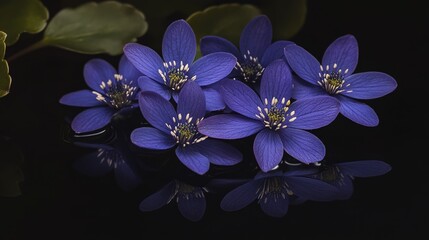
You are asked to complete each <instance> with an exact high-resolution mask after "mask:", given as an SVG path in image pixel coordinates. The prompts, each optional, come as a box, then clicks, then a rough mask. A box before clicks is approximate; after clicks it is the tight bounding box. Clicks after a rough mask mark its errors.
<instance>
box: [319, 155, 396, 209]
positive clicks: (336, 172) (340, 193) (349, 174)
mask: <svg viewBox="0 0 429 240" xmlns="http://www.w3.org/2000/svg"><path fill="white" fill-rule="evenodd" d="M322 167H323V170H322V171H320V172H319V173H317V174H315V175H312V177H313V178H316V179H320V180H322V181H324V182H326V183H329V184H331V185H333V186H335V187H336V188H337V191H336V193H335V194H332V195H331V196H327V197H328V198H327V199H325V200H326V201H331V200H345V199H349V198H350V197H351V196H352V194H353V180H354V178H355V177H375V176H380V175H383V174H386V173H387V172H389V171H390V170H391V169H392V168H391V166H390V165H389V164H387V163H385V162H382V161H378V160H365V161H354V162H342V163H337V164H333V165H328V166H322Z"/></svg>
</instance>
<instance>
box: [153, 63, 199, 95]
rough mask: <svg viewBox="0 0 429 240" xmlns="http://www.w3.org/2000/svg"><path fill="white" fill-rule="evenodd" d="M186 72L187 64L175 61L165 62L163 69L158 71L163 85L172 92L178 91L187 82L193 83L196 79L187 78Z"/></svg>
mask: <svg viewBox="0 0 429 240" xmlns="http://www.w3.org/2000/svg"><path fill="white" fill-rule="evenodd" d="M188 72H189V64H183V61H180V63H177V62H176V61H170V62H165V63H164V69H163V70H161V69H158V73H159V75H161V78H162V79H163V80H164V84H165V85H166V86H168V87H170V88H171V90H173V91H178V90H180V89H181V88H182V87H183V85H184V84H185V83H186V82H187V81H188V80H191V81H194V80H195V79H197V76H196V75H194V76H192V77H190V76H188Z"/></svg>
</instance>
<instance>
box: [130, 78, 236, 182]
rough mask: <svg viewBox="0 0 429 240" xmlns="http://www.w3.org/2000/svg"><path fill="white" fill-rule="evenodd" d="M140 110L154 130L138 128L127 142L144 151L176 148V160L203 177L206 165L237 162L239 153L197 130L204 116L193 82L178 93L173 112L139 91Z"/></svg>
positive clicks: (160, 100)
mask: <svg viewBox="0 0 429 240" xmlns="http://www.w3.org/2000/svg"><path fill="white" fill-rule="evenodd" d="M139 104H140V109H141V112H142V114H143V116H144V117H145V119H146V120H147V121H148V122H149V123H150V124H151V125H152V126H153V127H154V128H152V127H142V128H138V129H135V130H134V131H133V132H132V133H131V141H132V142H133V143H134V144H136V145H137V146H140V147H143V148H148V149H159V150H162V149H170V148H172V147H174V146H177V147H176V150H175V151H176V155H177V157H178V158H179V160H180V161H181V162H182V163H183V164H184V165H185V166H187V167H188V168H189V169H191V170H192V171H194V172H196V173H198V174H204V173H206V172H207V171H208V170H209V166H210V163H213V164H217V165H226V166H228V165H233V164H236V163H238V162H240V161H241V159H242V155H241V153H240V152H239V151H238V150H236V149H235V148H233V147H232V146H230V145H229V144H226V143H224V142H222V141H219V140H214V139H207V138H208V137H207V136H206V135H204V134H202V133H200V132H199V131H198V124H199V123H200V122H201V121H202V120H203V118H204V114H205V108H206V107H205V99H204V93H203V91H202V90H201V88H200V87H199V86H198V84H197V83H195V82H189V83H187V84H186V85H185V86H184V87H183V89H182V91H181V92H180V94H179V99H178V103H177V111H176V110H175V109H174V108H173V105H172V104H171V103H170V102H169V101H167V100H165V99H164V98H163V97H161V96H160V95H158V94H156V93H153V92H142V94H141V95H140V96H139Z"/></svg>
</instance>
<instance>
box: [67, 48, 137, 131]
mask: <svg viewBox="0 0 429 240" xmlns="http://www.w3.org/2000/svg"><path fill="white" fill-rule="evenodd" d="M141 75H142V74H141V73H140V72H139V71H138V70H137V69H135V68H134V67H133V66H132V65H131V63H130V62H129V61H128V60H127V58H126V57H125V55H123V56H122V58H121V60H120V62H119V73H117V72H116V70H115V69H114V68H113V67H112V65H110V64H109V63H108V62H106V61H104V60H102V59H93V60H90V61H89V62H88V63H86V64H85V68H84V78H85V81H86V84H87V85H88V86H89V87H90V88H91V89H92V91H91V90H80V91H76V92H71V93H68V94H66V95H64V96H63V97H62V98H61V99H60V103H62V104H65V105H69V106H77V107H90V108H89V109H87V110H85V111H83V112H81V113H79V114H78V115H77V116H76V117H75V118H74V119H73V121H72V123H71V127H72V129H73V130H74V131H75V132H77V133H82V132H90V131H94V130H97V129H100V128H102V127H104V126H106V125H107V124H109V122H110V119H111V118H112V116H113V114H115V113H116V112H118V111H119V110H122V109H124V108H128V107H130V106H132V104H133V100H134V99H135V96H136V94H137V92H138V86H137V78H138V77H139V76H141Z"/></svg>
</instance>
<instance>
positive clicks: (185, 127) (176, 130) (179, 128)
mask: <svg viewBox="0 0 429 240" xmlns="http://www.w3.org/2000/svg"><path fill="white" fill-rule="evenodd" d="M202 120H203V118H197V119H196V120H195V121H194V119H193V117H191V116H190V114H189V113H188V114H185V115H182V114H181V113H179V114H177V118H176V117H173V123H174V126H171V125H170V124H168V123H166V124H165V125H166V126H167V128H168V129H170V130H171V131H170V134H171V136H173V137H174V138H175V139H176V143H178V144H180V145H182V146H183V147H186V146H187V145H190V144H194V143H199V142H202V141H204V140H206V139H207V138H208V136H204V135H202V134H201V133H199V132H198V129H197V125H198V124H199V123H200V122H201V121H202Z"/></svg>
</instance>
